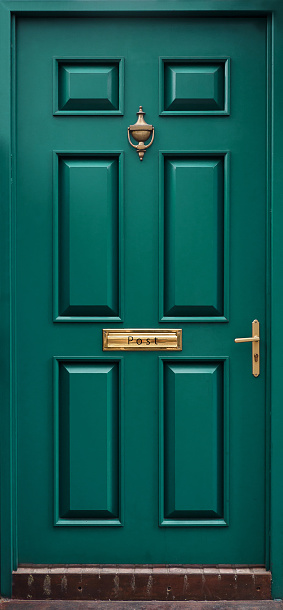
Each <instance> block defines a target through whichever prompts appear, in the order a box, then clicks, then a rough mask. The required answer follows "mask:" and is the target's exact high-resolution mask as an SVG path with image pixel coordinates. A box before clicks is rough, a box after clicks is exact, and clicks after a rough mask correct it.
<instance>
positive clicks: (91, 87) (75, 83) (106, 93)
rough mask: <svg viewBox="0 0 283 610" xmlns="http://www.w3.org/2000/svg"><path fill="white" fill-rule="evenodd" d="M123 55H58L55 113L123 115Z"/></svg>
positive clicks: (54, 101) (55, 80)
mask: <svg viewBox="0 0 283 610" xmlns="http://www.w3.org/2000/svg"><path fill="white" fill-rule="evenodd" d="M123 62H124V60H123V59H122V58H105V59H103V58H62V59H59V58H55V59H54V66H53V71H54V75H53V79H54V100H53V104H54V108H53V113H54V114H73V115H74V114H110V115H113V114H123V96H124V77H123V70H124V63H123Z"/></svg>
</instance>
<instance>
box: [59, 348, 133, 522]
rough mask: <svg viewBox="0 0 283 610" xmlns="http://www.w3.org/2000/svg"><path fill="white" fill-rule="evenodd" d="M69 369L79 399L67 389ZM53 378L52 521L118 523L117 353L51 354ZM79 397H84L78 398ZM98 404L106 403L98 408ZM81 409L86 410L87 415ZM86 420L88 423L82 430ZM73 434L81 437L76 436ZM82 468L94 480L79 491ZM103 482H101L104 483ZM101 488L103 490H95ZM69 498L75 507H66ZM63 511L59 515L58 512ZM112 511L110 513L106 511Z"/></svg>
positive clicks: (120, 396) (120, 425)
mask: <svg viewBox="0 0 283 610" xmlns="http://www.w3.org/2000/svg"><path fill="white" fill-rule="evenodd" d="M74 375H75V377H77V378H79V379H78V381H77V379H75V383H76V382H77V383H76V384H77V385H79V386H80V388H78V389H79V394H80V396H81V399H79V401H78V400H74V398H75V392H73V393H72V390H71V384H72V382H73V380H72V376H74ZM89 383H90V384H91V385H93V390H91V391H88V390H87V384H89ZM53 384H54V385H53V387H54V516H55V520H54V525H56V526H59V527H61V526H77V527H78V526H79V527H82V526H88V527H89V526H93V525H97V526H107V527H109V526H113V525H114V526H116V527H117V526H122V525H123V519H124V517H123V515H124V461H123V446H124V367H123V358H119V359H118V358H117V357H115V358H113V359H111V360H109V359H108V358H99V359H98V358H80V360H78V359H76V358H70V357H68V358H63V357H62V358H56V357H54V359H53ZM72 396H73V398H72ZM82 400H84V403H83V404H82ZM103 404H106V406H107V408H106V410H104V411H103ZM60 405H61V410H60ZM78 405H79V408H78ZM86 410H88V411H89V416H88V417H87V413H86ZM88 426H89V427H91V429H89V430H88V429H87V427H88ZM76 430H77V431H78V433H77V434H76ZM91 430H92V431H93V435H92V439H91V438H90V435H91ZM79 437H81V438H80V442H79ZM74 446H75V447H76V449H74ZM82 449H83V452H82ZM103 453H104V454H106V459H105V460H103V459H102V455H103ZM80 454H81V455H80ZM86 471H87V472H88V475H87V476H88V477H89V479H90V480H93V483H94V484H93V485H92V486H91V487H90V489H89V490H87V492H86V495H85V491H84V490H83V489H82V486H81V480H82V477H83V476H85V475H84V474H83V473H84V472H86ZM99 479H100V481H99ZM105 482H107V486H106V487H105ZM102 490H104V495H101V491H102ZM71 501H72V502H73V503H75V504H76V503H77V504H78V505H80V508H77V507H76V506H75V505H74V504H73V509H71V506H70V505H71ZM84 501H86V502H87V503H91V505H92V507H94V506H96V507H97V508H94V509H92V510H89V509H88V508H87V507H86V508H85V510H82V502H84ZM102 506H103V508H101V507H102ZM64 512H66V514H65V515H63V514H62V513H64ZM114 512H115V513H116V514H111V513H114Z"/></svg>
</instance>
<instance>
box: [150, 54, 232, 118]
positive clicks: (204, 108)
mask: <svg viewBox="0 0 283 610" xmlns="http://www.w3.org/2000/svg"><path fill="white" fill-rule="evenodd" d="M159 111H160V114H165V115H171V116H176V115H203V114H205V115H212V116H213V115H225V114H226V115H227V114H229V112H230V58H229V57H227V58H215V59H213V58H211V57H209V58H202V57H195V58H193V59H192V58H191V57H179V58H178V59H176V57H161V58H160V59H159Z"/></svg>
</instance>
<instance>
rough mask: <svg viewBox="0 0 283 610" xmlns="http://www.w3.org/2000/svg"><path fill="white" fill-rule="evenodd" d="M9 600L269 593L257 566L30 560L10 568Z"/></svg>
mask: <svg viewBox="0 0 283 610" xmlns="http://www.w3.org/2000/svg"><path fill="white" fill-rule="evenodd" d="M12 597H13V599H21V600H24V599H28V600H43V599H45V600H47V599H50V600H52V599H53V600H98V601H103V600H106V601H111V600H112V601H115V600H116V601H150V600H156V601H190V600H195V601H216V600H219V601H223V600H231V601H232V600H267V599H272V598H271V572H270V571H268V570H265V568H264V567H262V566H235V565H217V566H199V565H198V566H192V565H120V564H119V565H84V566H82V565H69V564H68V565H65V566H64V565H53V566H43V565H34V564H33V565H30V566H27V565H25V566H21V567H19V568H18V570H16V571H14V572H13V594H12Z"/></svg>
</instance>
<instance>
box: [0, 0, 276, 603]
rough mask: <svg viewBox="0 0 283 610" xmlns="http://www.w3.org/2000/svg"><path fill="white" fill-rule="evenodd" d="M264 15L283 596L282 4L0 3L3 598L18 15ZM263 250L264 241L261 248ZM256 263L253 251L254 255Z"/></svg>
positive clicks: (269, 503) (229, 0)
mask: <svg viewBox="0 0 283 610" xmlns="http://www.w3.org/2000/svg"><path fill="white" fill-rule="evenodd" d="M280 5H281V6H280ZM168 13H171V14H172V15H174V16H178V15H185V14H186V15H192V16H202V15H205V16H209V15H213V16H217V15H219V16H249V17H252V16H266V18H267V34H268V35H267V57H268V92H267V93H268V100H269V101H268V116H267V140H268V166H267V178H268V180H267V182H268V189H267V204H268V205H267V216H266V217H267V232H268V235H267V244H268V247H267V295H266V296H267V317H266V328H267V348H268V349H270V358H269V360H268V366H267V396H266V404H267V443H266V446H267V448H268V449H267V452H266V466H267V467H266V480H267V485H266V488H267V498H266V507H267V509H266V513H267V548H269V549H270V553H268V554H267V567H268V568H269V567H270V569H271V571H272V577H273V585H272V596H273V598H274V599H280V598H283V508H282V505H283V486H282V481H283V443H282V438H283V407H282V406H281V403H282V396H283V375H282V372H281V370H280V353H281V350H282V347H281V345H282V344H283V325H282V329H281V326H280V324H279V322H280V316H281V303H283V282H282V270H283V248H282V234H283V204H282V193H283V172H282V163H283V146H282V142H283V113H282V108H283V83H282V70H283V44H282V43H281V44H280V36H281V37H282V34H283V4H282V0H249V1H248V2H247V0H0V82H1V88H0V193H1V197H0V210H1V227H0V231H1V234H0V235H1V237H0V279H1V281H0V287H1V288H0V294H1V317H0V336H1V345H2V348H1V356H2V357H1V374H0V390H1V411H0V412H1V419H0V421H1V431H2V435H1V436H2V438H1V445H0V464H1V472H0V499H1V501H0V538H1V548H0V561H1V594H2V595H3V596H4V597H10V596H11V582H12V570H13V569H16V568H17V540H16V532H17V519H16V505H17V494H16V435H17V423H16V394H17V388H16V379H15V353H16V342H15V315H14V312H15V301H16V295H15V284H14V275H15V264H14V258H15V255H14V250H15V239H14V237H15V236H14V234H13V231H14V228H13V227H14V222H13V221H14V214H15V211H14V201H15V196H16V193H15V187H14V184H13V172H14V165H13V163H12V155H13V151H14V147H15V128H16V125H15V108H14V98H13V92H14V85H15V70H14V68H15V66H14V59H13V58H14V46H15V18H16V16H25V15H26V16H33V15H34V16H56V15H58V16H59V15H60V16H62V15H66V16H70V15H72V16H75V15H77V16H95V15H96V14H99V15H105V16H107V15H108V14H109V15H113V14H114V15H118V14H119V15H123V14H124V15H125V16H127V15H130V14H131V15H133V16H134V15H136V16H142V15H146V16H150V15H154V16H158V15H160V16H163V15H164V14H168ZM259 247H260V244H259ZM255 264H256V254H255Z"/></svg>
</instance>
